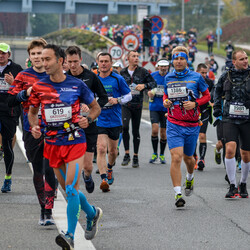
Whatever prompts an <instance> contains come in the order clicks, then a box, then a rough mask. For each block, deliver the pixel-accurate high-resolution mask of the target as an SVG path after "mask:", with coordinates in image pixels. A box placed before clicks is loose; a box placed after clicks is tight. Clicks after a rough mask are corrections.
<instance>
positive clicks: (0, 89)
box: [0, 77, 10, 93]
mask: <svg viewBox="0 0 250 250" xmlns="http://www.w3.org/2000/svg"><path fill="white" fill-rule="evenodd" d="M9 88H10V84H8V83H7V82H6V81H5V80H4V78H2V77H0V93H6V92H8V90H9Z"/></svg>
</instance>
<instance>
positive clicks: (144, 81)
mask: <svg viewBox="0 0 250 250" xmlns="http://www.w3.org/2000/svg"><path fill="white" fill-rule="evenodd" d="M128 63H129V66H128V67H126V68H124V69H122V70H121V76H123V77H124V79H125V81H126V82H127V84H128V86H129V87H130V89H131V94H132V97H133V98H132V100H131V101H130V102H128V103H126V104H125V105H123V106H122V137H123V144H124V148H125V156H124V158H123V161H122V166H126V165H128V164H129V162H130V154H129V140H130V136H129V123H130V120H131V122H132V134H133V144H134V156H133V162H132V167H133V168H137V167H139V159H138V153H139V146H140V140H141V138H140V124H141V114H142V106H143V91H144V90H145V89H154V88H156V86H157V85H156V82H155V80H154V78H153V77H152V76H151V75H150V73H149V72H148V71H147V70H146V69H144V68H142V67H139V66H138V64H139V53H138V52H137V51H135V50H131V51H129V53H128Z"/></svg>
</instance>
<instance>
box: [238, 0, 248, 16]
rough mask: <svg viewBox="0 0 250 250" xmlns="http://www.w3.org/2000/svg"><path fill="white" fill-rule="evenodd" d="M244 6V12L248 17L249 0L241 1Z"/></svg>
mask: <svg viewBox="0 0 250 250" xmlns="http://www.w3.org/2000/svg"><path fill="white" fill-rule="evenodd" d="M239 1H240V2H241V3H242V4H243V6H244V12H245V14H246V15H249V13H250V1H249V0H239Z"/></svg>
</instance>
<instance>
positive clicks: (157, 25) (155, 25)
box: [150, 16, 164, 34]
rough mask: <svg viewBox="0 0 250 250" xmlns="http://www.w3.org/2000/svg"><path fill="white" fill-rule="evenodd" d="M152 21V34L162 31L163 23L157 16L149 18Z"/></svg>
mask: <svg viewBox="0 0 250 250" xmlns="http://www.w3.org/2000/svg"><path fill="white" fill-rule="evenodd" d="M150 19H151V20H152V33H153V34H156V33H158V32H160V31H161V30H162V29H163V26H164V22H163V20H162V18H161V17H159V16H152V17H151V18H150Z"/></svg>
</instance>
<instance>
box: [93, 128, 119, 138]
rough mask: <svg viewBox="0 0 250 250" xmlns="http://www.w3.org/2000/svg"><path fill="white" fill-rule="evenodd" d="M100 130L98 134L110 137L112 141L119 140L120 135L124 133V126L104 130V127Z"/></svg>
mask: <svg viewBox="0 0 250 250" xmlns="http://www.w3.org/2000/svg"><path fill="white" fill-rule="evenodd" d="M97 128H98V134H99V135H100V134H105V135H108V137H109V138H110V139H111V140H114V141H116V140H118V139H119V137H120V133H121V132H122V126H119V127H114V128H104V127H97Z"/></svg>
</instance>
